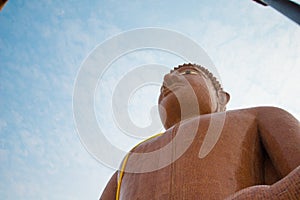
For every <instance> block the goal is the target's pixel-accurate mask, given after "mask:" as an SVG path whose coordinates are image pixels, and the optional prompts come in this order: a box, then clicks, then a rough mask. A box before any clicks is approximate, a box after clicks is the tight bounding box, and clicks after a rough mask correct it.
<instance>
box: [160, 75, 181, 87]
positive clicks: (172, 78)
mask: <svg viewBox="0 0 300 200" xmlns="http://www.w3.org/2000/svg"><path fill="white" fill-rule="evenodd" d="M178 82H180V77H179V74H177V73H170V74H166V75H165V76H164V86H165V87H169V86H171V85H173V84H174V83H178Z"/></svg>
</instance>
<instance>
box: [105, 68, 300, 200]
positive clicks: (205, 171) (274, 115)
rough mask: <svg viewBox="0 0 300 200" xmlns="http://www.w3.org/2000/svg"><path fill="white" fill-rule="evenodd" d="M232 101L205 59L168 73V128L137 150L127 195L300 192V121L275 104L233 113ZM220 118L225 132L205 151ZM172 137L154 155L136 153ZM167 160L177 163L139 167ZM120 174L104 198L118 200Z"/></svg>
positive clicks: (290, 195) (126, 178)
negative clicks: (205, 66)
mask: <svg viewBox="0 0 300 200" xmlns="http://www.w3.org/2000/svg"><path fill="white" fill-rule="evenodd" d="M195 99H196V101H195ZM228 101H229V95H228V94H227V93H226V92H224V91H223V89H222V88H221V86H220V84H219V83H218V82H217V81H216V79H215V78H214V77H213V76H212V74H210V73H209V72H208V71H207V70H205V69H203V68H202V67H200V66H196V65H192V64H185V65H183V66H179V67H178V68H176V69H175V70H174V71H172V72H171V73H169V74H167V75H166V76H165V78H164V83H163V86H162V90H161V94H160V98H159V105H160V106H161V107H160V115H161V119H162V122H163V124H164V126H165V128H166V132H165V133H164V134H162V135H160V136H158V137H155V138H152V139H150V140H147V141H145V142H143V143H142V144H140V145H138V146H137V147H135V148H134V149H133V150H132V151H131V153H130V154H129V156H128V160H127V163H126V166H125V172H124V174H122V175H123V176H122V182H121V183H120V188H119V189H120V190H119V199H121V200H133V199H145V200H149V199H162V200H164V199H226V198H228V199H274V198H275V197H278V198H279V197H280V198H281V199H300V168H299V167H298V166H299V165H300V126H299V121H298V120H297V119H295V118H294V117H293V116H292V115H290V114H289V113H287V112H286V111H284V110H282V109H279V108H275V107H256V108H249V109H241V110H232V111H226V112H225V106H226V104H227V102H228ZM212 120H214V123H215V124H217V125H216V126H218V123H219V124H221V129H220V130H221V131H220V135H219V136H218V137H217V139H216V143H215V145H214V146H213V148H211V150H209V151H208V152H207V154H205V155H204V156H203V155H202V156H201V153H199V152H200V149H201V147H202V146H203V145H204V144H203V143H204V140H206V135H207V134H208V132H209V131H208V130H210V131H212V132H214V131H216V132H217V131H218V130H219V129H218V128H217V127H214V125H213V126H212V125H211V124H214V123H212ZM176 138H177V139H176ZM208 141H209V140H208ZM209 142H210V143H213V142H212V141H209ZM209 142H208V143H209ZM168 144H169V145H170V146H171V148H168V149H167V150H166V151H161V153H160V154H159V155H158V156H154V157H152V158H151V159H149V158H147V159H140V157H139V159H136V158H137V157H135V156H134V153H144V154H146V153H147V152H154V151H156V150H160V149H162V148H164V147H165V146H167V145H168ZM165 161H170V162H169V163H168V164H167V165H166V166H163V167H157V168H158V169H157V170H149V171H148V172H144V173H133V172H132V171H139V172H142V171H143V169H144V168H145V169H146V168H148V167H149V166H155V165H157V166H159V165H160V163H163V162H165ZM131 169H134V170H131ZM145 171H146V170H145ZM118 178H120V177H118V172H116V173H115V174H114V175H113V177H112V178H111V180H110V181H109V183H108V184H107V186H106V188H105V190H104V192H103V194H102V196H101V199H103V200H113V199H116V193H117V185H118Z"/></svg>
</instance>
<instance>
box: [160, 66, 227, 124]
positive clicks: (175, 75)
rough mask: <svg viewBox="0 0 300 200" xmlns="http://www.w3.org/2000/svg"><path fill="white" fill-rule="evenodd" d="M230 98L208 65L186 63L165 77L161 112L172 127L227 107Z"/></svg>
mask: <svg viewBox="0 0 300 200" xmlns="http://www.w3.org/2000/svg"><path fill="white" fill-rule="evenodd" d="M229 99H230V96H229V94H228V93H227V92H225V91H223V89H222V87H221V85H220V83H219V82H218V81H217V79H216V78H215V77H214V76H213V75H212V73H210V72H209V71H208V70H207V69H205V68H204V67H202V66H199V65H196V64H183V65H179V66H178V67H176V68H174V70H171V72H170V73H168V74H166V75H165V77H164V81H163V85H162V87H161V93H160V96H159V100H158V104H159V114H160V118H161V120H162V122H163V124H164V127H165V128H166V129H168V128H170V127H172V126H173V125H175V124H176V123H178V122H180V121H182V120H185V119H188V118H191V117H195V116H198V115H204V114H209V113H214V112H222V111H225V110H226V104H227V103H228V101H229Z"/></svg>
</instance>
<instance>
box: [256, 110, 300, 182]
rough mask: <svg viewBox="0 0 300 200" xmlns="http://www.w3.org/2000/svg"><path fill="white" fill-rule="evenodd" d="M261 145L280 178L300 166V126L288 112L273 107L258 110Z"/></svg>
mask: <svg viewBox="0 0 300 200" xmlns="http://www.w3.org/2000/svg"><path fill="white" fill-rule="evenodd" d="M257 120H258V126H259V127H258V129H259V133H260V137H261V140H262V144H263V146H264V148H265V150H266V152H267V154H268V156H269V157H270V160H271V162H272V164H273V166H274V167H275V169H276V171H277V173H278V174H279V175H280V178H283V177H285V176H286V175H287V174H289V173H290V172H291V171H292V170H294V169H295V168H296V167H298V166H299V165H300V125H299V121H298V120H297V119H295V118H294V117H293V116H292V115H291V114H289V113H288V112H286V111H284V110H282V109H279V108H274V107H263V108H259V109H258V115H257Z"/></svg>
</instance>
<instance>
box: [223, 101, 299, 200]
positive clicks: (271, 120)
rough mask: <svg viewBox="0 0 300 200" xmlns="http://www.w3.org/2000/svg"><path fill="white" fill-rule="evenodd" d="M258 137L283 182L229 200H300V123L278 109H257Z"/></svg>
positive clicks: (249, 191) (248, 190) (260, 186)
mask: <svg viewBox="0 0 300 200" xmlns="http://www.w3.org/2000/svg"><path fill="white" fill-rule="evenodd" d="M257 120H258V125H259V127H258V128H259V133H260V137H261V140H262V143H263V146H264V148H265V149H266V151H267V154H268V156H269V157H270V159H271V162H272V164H273V165H274V167H275V169H276V171H277V173H278V174H279V175H280V178H281V179H280V180H279V181H277V182H276V183H274V184H273V185H271V186H270V185H257V186H252V187H248V188H245V189H243V190H241V191H239V192H237V193H235V194H234V195H232V196H230V197H229V198H227V199H226V200H229V199H230V200H243V199H274V198H275V197H280V198H282V199H297V198H298V197H299V196H300V126H299V121H298V120H297V119H295V118H294V117H293V116H292V115H290V114H289V113H287V112H286V111H284V110H282V109H279V108H272V107H264V108H259V109H258V116H257Z"/></svg>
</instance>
